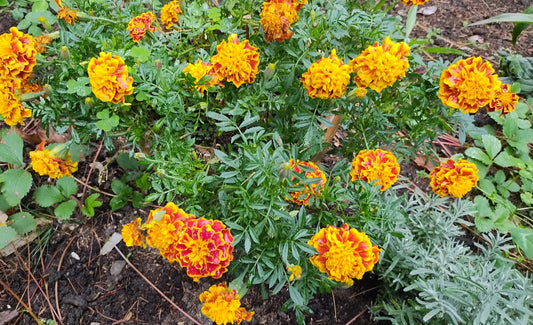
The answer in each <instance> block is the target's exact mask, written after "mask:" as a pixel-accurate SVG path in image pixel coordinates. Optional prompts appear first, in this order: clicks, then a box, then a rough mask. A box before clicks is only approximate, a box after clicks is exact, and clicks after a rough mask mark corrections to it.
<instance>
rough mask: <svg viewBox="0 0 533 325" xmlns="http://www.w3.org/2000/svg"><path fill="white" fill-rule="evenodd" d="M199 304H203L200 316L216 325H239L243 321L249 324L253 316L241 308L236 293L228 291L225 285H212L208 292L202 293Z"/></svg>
mask: <svg viewBox="0 0 533 325" xmlns="http://www.w3.org/2000/svg"><path fill="white" fill-rule="evenodd" d="M200 302H202V303H204V305H203V306H202V314H204V315H205V316H207V317H208V318H209V319H211V320H212V321H213V322H215V323H216V324H217V325H225V324H227V323H231V324H233V323H237V324H240V323H241V322H242V321H243V320H246V321H248V322H249V321H251V320H252V316H253V314H254V312H253V311H247V310H246V309H245V308H244V307H241V300H240V298H239V295H238V294H237V291H235V290H231V289H228V287H227V285H226V283H219V284H215V285H212V286H211V287H209V290H207V291H204V292H202V293H201V294H200Z"/></svg>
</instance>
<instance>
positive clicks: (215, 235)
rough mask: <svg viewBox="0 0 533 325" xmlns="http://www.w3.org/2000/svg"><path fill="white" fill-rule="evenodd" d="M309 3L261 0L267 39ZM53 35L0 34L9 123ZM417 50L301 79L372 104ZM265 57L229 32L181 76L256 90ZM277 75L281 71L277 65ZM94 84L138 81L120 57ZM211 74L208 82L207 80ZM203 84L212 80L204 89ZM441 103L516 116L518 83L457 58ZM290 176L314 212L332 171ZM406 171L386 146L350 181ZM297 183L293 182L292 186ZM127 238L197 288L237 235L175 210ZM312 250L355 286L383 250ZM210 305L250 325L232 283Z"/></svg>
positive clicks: (363, 157)
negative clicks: (180, 270)
mask: <svg viewBox="0 0 533 325" xmlns="http://www.w3.org/2000/svg"><path fill="white" fill-rule="evenodd" d="M426 1H427V0H425V1H416V0H414V1H408V0H402V2H404V3H405V4H407V5H419V4H422V3H425V2H426ZM56 3H57V4H58V6H59V8H60V10H59V11H58V17H59V18H61V19H64V20H65V21H66V22H67V23H70V24H74V23H75V21H76V19H79V18H80V16H83V15H82V14H81V13H78V12H76V11H75V10H72V9H69V8H67V7H65V6H63V5H62V4H61V1H58V0H56ZM305 4H307V0H270V1H266V2H264V3H263V7H262V11H261V14H260V18H261V19H260V24H261V26H262V28H263V32H264V36H265V39H266V41H267V42H272V41H276V42H283V41H284V40H287V39H290V38H291V37H292V31H291V30H290V27H291V24H293V23H295V22H296V21H297V20H298V12H299V11H300V9H301V8H302V7H303V6H304V5H305ZM180 14H182V10H181V8H180V6H179V4H178V2H177V1H171V2H169V3H168V4H167V5H165V6H164V7H163V8H162V10H161V13H160V15H161V21H162V23H163V25H164V26H165V29H167V30H169V31H170V32H171V31H172V30H174V29H176V28H177V25H178V24H179V15H180ZM152 24H157V25H158V21H157V18H156V16H155V15H154V14H153V13H152V12H146V13H143V14H141V15H140V16H137V17H134V18H133V19H132V20H131V21H130V22H129V24H128V27H127V29H128V30H129V32H130V35H131V38H132V40H133V41H134V42H139V41H141V40H142V39H143V37H145V36H146V34H147V33H154V32H156V31H157V28H156V26H153V25H152ZM53 38H54V37H53V36H51V35H45V36H42V37H40V38H39V39H37V40H35V39H34V38H33V37H32V36H30V35H28V34H24V33H22V32H20V31H18V30H17V29H16V28H15V27H13V28H11V29H10V33H6V34H3V35H0V114H1V115H2V117H3V120H4V122H5V123H6V124H8V125H11V126H14V125H17V124H22V125H23V124H24V118H28V117H30V116H31V110H29V109H27V108H25V107H24V105H23V104H22V103H21V99H22V97H23V96H22V95H23V94H25V93H28V92H34V93H35V92H37V93H38V92H39V91H41V90H42V89H40V88H39V86H37V85H34V86H31V84H30V83H29V80H31V73H32V70H33V68H34V66H35V65H36V62H37V61H36V57H37V53H38V52H41V53H42V52H44V49H45V46H46V45H47V44H49V43H50V42H51V41H52V39H53ZM409 55H410V48H409V46H408V45H407V44H406V43H404V42H400V43H395V42H393V41H391V39H390V38H389V37H387V38H385V39H384V41H383V43H382V44H381V45H380V44H379V43H378V42H376V43H375V44H373V45H372V46H369V47H368V48H367V49H365V50H364V51H363V52H362V53H361V54H360V55H359V56H357V57H355V58H354V59H352V60H350V61H349V64H344V62H343V60H342V59H340V58H339V57H338V56H337V53H336V50H335V49H332V51H331V54H330V55H329V56H328V57H322V58H321V59H320V60H318V61H317V62H315V63H313V64H311V66H310V67H309V68H308V70H307V71H306V72H305V73H304V74H303V75H302V79H301V82H302V84H303V87H304V88H305V89H306V90H307V95H308V96H309V97H311V98H321V99H331V98H339V97H341V96H343V95H345V93H346V88H347V86H348V85H349V83H350V80H351V76H350V74H352V73H353V74H355V76H354V78H353V80H354V82H355V84H356V85H357V87H356V88H355V89H354V90H353V91H352V93H351V94H350V95H353V96H354V97H357V98H364V97H365V96H366V94H367V88H370V89H372V90H374V91H376V92H381V91H382V90H383V89H384V88H386V87H388V86H392V85H393V84H394V83H395V82H396V81H397V80H400V79H401V78H402V77H404V76H405V74H406V70H407V69H408V67H409V60H408V57H409ZM259 62H260V60H259V52H258V50H257V48H256V47H254V46H252V45H251V44H249V41H248V40H244V41H242V42H241V41H239V39H238V37H237V35H236V34H233V35H230V36H229V37H228V39H227V41H226V40H223V41H222V43H220V44H218V46H217V53H216V54H215V55H213V56H212V57H211V59H210V62H203V61H201V60H198V61H197V62H196V63H193V64H189V65H188V66H187V67H186V68H185V69H184V70H183V71H184V72H186V73H188V74H189V75H191V77H192V78H194V80H195V89H196V91H198V92H199V93H200V94H201V95H202V96H203V95H204V93H205V92H206V91H207V90H208V89H215V90H216V88H215V87H224V84H223V82H224V81H226V82H230V83H233V84H234V85H235V87H237V88H239V87H240V86H241V85H243V84H245V83H253V82H254V80H255V78H256V75H257V74H258V66H259ZM270 68H271V69H272V68H273V67H270ZM87 73H88V75H89V78H90V86H91V89H92V92H93V93H94V95H95V96H96V97H97V98H98V99H99V100H101V101H105V102H112V103H115V104H116V103H124V102H125V96H128V95H131V94H132V93H133V89H134V88H133V82H134V80H133V78H132V77H131V76H129V74H128V67H127V66H126V64H125V62H124V60H123V59H122V58H121V57H119V56H117V55H113V54H112V53H104V52H102V53H100V56H99V57H98V58H92V59H90V61H89V64H88V67H87ZM206 76H208V77H209V78H207V79H206V78H205V77H206ZM201 80H204V81H205V80H207V82H204V83H200V81H201ZM438 96H439V98H440V99H441V100H442V103H443V104H444V105H446V106H449V107H451V108H455V109H461V110H462V111H463V112H465V113H474V112H476V111H477V110H478V109H479V108H481V107H487V110H488V111H490V112H492V111H500V112H501V114H502V115H505V114H507V113H509V112H511V111H513V110H514V105H515V104H516V103H517V102H518V96H517V95H516V94H515V93H513V92H511V90H510V86H509V85H507V84H502V83H501V82H500V81H499V80H498V76H497V75H496V74H495V73H494V69H493V68H492V66H491V65H490V63H489V62H486V61H485V62H484V61H483V60H482V58H481V57H470V58H467V59H463V60H458V61H457V62H456V63H454V64H452V65H451V66H450V67H449V68H448V69H446V70H444V71H443V72H442V74H441V77H440V89H439V93H438ZM30 157H31V160H32V167H33V169H34V170H35V171H36V172H38V173H39V174H40V175H48V176H50V177H52V178H60V177H63V176H71V175H72V173H73V172H74V171H76V170H77V162H73V161H72V160H71V159H70V155H69V154H68V153H67V150H66V149H65V147H64V146H62V145H58V146H55V147H51V148H45V143H41V144H40V145H38V146H37V148H36V150H35V151H32V152H31V153H30ZM285 168H286V169H287V170H292V171H293V172H295V173H297V174H300V175H301V176H304V177H306V178H309V179H314V180H315V182H312V183H309V182H306V183H305V184H300V183H297V184H296V185H295V187H297V188H299V190H297V191H294V192H290V193H289V194H290V197H287V200H289V201H291V202H293V203H295V204H298V205H309V203H310V201H311V200H315V199H318V198H319V197H320V195H321V192H322V190H323V189H324V186H325V185H326V183H327V179H326V176H325V174H324V173H323V172H322V171H321V170H320V168H319V167H318V166H317V165H316V164H314V163H313V162H307V161H294V160H292V159H291V160H290V162H288V163H287V164H286V165H285ZM399 173H400V166H399V164H398V162H397V160H396V157H395V156H394V155H393V153H391V152H388V151H386V150H382V149H375V150H362V151H361V152H359V154H358V155H357V156H356V157H355V158H354V159H353V161H352V169H351V173H350V175H351V180H352V181H357V180H361V181H364V182H368V183H372V184H373V185H375V186H380V191H384V190H386V189H388V188H390V187H391V186H392V185H393V184H394V183H395V182H396V180H397V177H398V175H399ZM477 173H478V170H477V168H476V166H475V165H474V164H473V163H470V162H468V161H466V160H463V159H459V160H458V161H454V160H452V159H448V160H446V161H444V162H442V163H441V164H440V166H438V167H436V168H435V169H434V170H433V171H432V172H431V174H430V184H431V187H432V189H433V191H434V192H435V193H437V194H438V195H440V196H448V195H449V196H452V197H457V198H460V197H463V196H464V195H465V194H466V193H468V192H469V191H470V190H471V189H472V188H473V187H474V186H475V185H476V183H477V181H478V176H477ZM294 178H295V177H294V176H293V177H292V180H294ZM122 236H123V239H124V241H125V243H126V244H127V245H128V246H141V247H146V245H148V246H150V247H153V248H156V249H158V250H159V252H160V253H161V255H162V256H164V257H165V258H167V259H168V260H169V261H170V262H176V261H177V262H178V263H179V264H180V266H182V267H184V268H186V270H187V274H188V275H189V276H190V277H191V278H193V279H194V281H198V280H199V279H201V278H203V277H213V278H215V279H218V278H220V277H221V276H222V274H223V273H224V272H226V271H227V268H228V266H229V264H230V262H231V261H232V260H233V246H232V243H233V237H232V235H231V233H230V230H229V229H228V228H227V227H226V226H225V225H224V224H223V223H222V222H221V221H218V220H208V219H204V218H196V217H195V216H193V215H190V214H187V213H186V212H184V211H183V210H182V209H180V208H178V207H177V206H176V205H174V204H173V203H168V204H167V205H166V206H165V207H164V208H160V209H156V210H153V211H151V212H150V215H149V216H148V219H147V220H146V222H144V223H142V221H141V219H140V218H138V219H136V220H134V221H132V222H131V223H129V224H127V225H125V226H124V227H123V229H122ZM308 244H309V245H310V246H312V247H313V248H315V249H316V252H317V253H316V254H315V255H314V256H312V257H310V261H311V263H312V264H313V265H315V266H316V267H317V268H318V269H319V270H320V271H321V272H324V273H326V274H327V275H328V277H329V278H330V279H332V280H335V281H340V282H343V283H345V284H346V285H348V286H350V285H352V284H353V279H354V278H355V279H361V278H362V276H363V274H364V273H365V272H368V271H370V270H372V268H373V266H374V264H375V263H376V262H377V261H378V259H379V252H380V249H379V248H378V247H377V246H376V245H372V243H371V242H370V239H369V238H368V236H367V235H366V234H365V233H360V232H359V231H357V230H356V229H353V228H350V227H349V226H348V225H347V224H344V225H342V226H340V227H334V226H331V225H328V226H327V227H326V228H323V229H321V230H320V231H319V232H318V233H316V234H315V235H314V236H313V237H312V238H311V239H310V240H309V241H308ZM287 270H288V271H289V273H290V278H289V281H293V280H296V279H300V278H301V276H302V268H301V267H300V266H298V265H288V266H287ZM200 300H201V302H203V303H204V305H203V307H202V312H203V313H204V314H205V315H207V316H208V317H209V318H211V319H212V320H213V321H215V322H216V323H217V324H226V323H232V322H237V323H240V322H241V321H242V320H250V319H251V317H252V314H253V312H248V311H246V310H245V309H244V308H243V307H241V303H240V297H239V294H237V292H236V290H234V289H231V288H228V287H227V285H226V284H217V285H214V286H212V287H211V288H210V289H209V290H208V291H206V292H204V293H202V294H201V295H200Z"/></svg>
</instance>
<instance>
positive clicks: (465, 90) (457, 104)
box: [439, 56, 501, 113]
mask: <svg viewBox="0 0 533 325" xmlns="http://www.w3.org/2000/svg"><path fill="white" fill-rule="evenodd" d="M500 89H501V82H500V81H499V80H498V75H496V74H494V69H493V68H492V66H491V65H490V63H489V62H488V61H487V62H483V59H482V58H481V57H479V56H478V57H470V58H468V59H464V60H459V61H457V62H456V63H455V64H452V65H451V66H450V67H448V69H446V70H443V71H442V74H441V76H440V88H439V98H440V99H441V101H442V103H443V104H444V105H446V106H449V107H451V108H456V109H461V110H462V112H463V113H475V112H477V110H478V109H479V108H480V107H483V106H485V105H488V104H489V103H490V102H491V101H492V100H493V99H494V97H496V93H497V92H498V91H499V90H500Z"/></svg>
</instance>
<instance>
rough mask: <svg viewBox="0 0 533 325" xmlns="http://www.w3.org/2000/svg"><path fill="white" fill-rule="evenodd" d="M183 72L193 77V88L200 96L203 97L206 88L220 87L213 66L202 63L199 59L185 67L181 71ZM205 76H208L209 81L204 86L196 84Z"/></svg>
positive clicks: (220, 84)
mask: <svg viewBox="0 0 533 325" xmlns="http://www.w3.org/2000/svg"><path fill="white" fill-rule="evenodd" d="M183 72H187V73H188V74H190V75H191V76H193V77H194V79H195V80H194V82H195V84H196V86H194V88H196V90H198V91H199V92H200V94H202V96H203V95H204V92H205V90H206V86H215V85H218V86H222V83H221V82H220V78H219V77H218V75H217V74H216V73H215V72H214V69H213V65H212V64H210V63H207V62H203V61H202V60H200V59H198V61H196V63H194V64H191V63H189V65H187V66H186V67H185V69H183ZM205 76H210V77H211V80H209V81H207V82H206V83H205V84H198V83H199V82H200V80H201V79H202V78H203V77H205Z"/></svg>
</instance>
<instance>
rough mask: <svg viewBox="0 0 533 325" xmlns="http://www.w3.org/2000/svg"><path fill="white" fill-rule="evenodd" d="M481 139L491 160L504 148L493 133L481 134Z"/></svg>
mask: <svg viewBox="0 0 533 325" xmlns="http://www.w3.org/2000/svg"><path fill="white" fill-rule="evenodd" d="M481 141H482V142H483V147H484V148H485V150H486V151H487V154H488V155H489V157H490V159H491V160H492V159H494V157H496V155H497V154H498V152H500V150H502V143H501V142H500V140H498V138H496V137H495V136H493V135H490V134H484V135H482V136H481Z"/></svg>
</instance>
